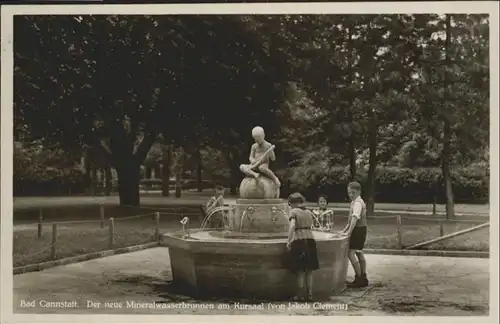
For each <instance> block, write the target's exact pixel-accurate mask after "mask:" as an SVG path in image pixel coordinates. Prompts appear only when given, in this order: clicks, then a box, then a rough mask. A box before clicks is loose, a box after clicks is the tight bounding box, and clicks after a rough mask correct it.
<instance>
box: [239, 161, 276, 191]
mask: <svg viewBox="0 0 500 324" xmlns="http://www.w3.org/2000/svg"><path fill="white" fill-rule="evenodd" d="M258 169H259V172H261V173H262V174H263V175H264V176H266V177H268V178H270V179H271V180H273V181H274V183H275V184H276V187H277V188H279V187H281V182H280V180H279V179H278V177H277V176H276V175H275V174H274V172H273V171H271V169H269V166H268V165H267V164H261V165H259V167H258ZM240 171H241V172H243V173H244V174H246V175H247V176H250V177H254V178H258V177H259V176H260V174H259V173H257V172H255V171H254V170H253V169H252V165H251V164H241V165H240Z"/></svg>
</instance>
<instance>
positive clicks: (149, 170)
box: [144, 166, 153, 179]
mask: <svg viewBox="0 0 500 324" xmlns="http://www.w3.org/2000/svg"><path fill="white" fill-rule="evenodd" d="M145 168H146V170H144V171H145V172H144V173H145V178H146V179H151V176H152V174H153V169H152V168H151V167H150V166H146V167H145Z"/></svg>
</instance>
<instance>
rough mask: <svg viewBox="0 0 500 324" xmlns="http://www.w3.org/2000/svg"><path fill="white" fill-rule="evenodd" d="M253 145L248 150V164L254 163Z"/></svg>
mask: <svg viewBox="0 0 500 324" xmlns="http://www.w3.org/2000/svg"><path fill="white" fill-rule="evenodd" d="M254 156H255V144H253V145H252V147H251V148H250V157H249V158H248V160H250V163H251V164H253V163H255V157H254Z"/></svg>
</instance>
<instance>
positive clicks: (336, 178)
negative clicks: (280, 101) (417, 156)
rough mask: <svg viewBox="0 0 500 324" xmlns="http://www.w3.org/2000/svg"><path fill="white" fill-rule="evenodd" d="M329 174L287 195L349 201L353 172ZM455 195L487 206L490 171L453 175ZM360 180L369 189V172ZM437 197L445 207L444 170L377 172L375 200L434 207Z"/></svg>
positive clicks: (313, 178)
mask: <svg viewBox="0 0 500 324" xmlns="http://www.w3.org/2000/svg"><path fill="white" fill-rule="evenodd" d="M328 171H329V174H327V175H323V174H318V172H317V171H316V174H315V175H313V176H311V178H310V179H309V183H306V184H300V183H293V182H292V183H290V188H289V189H288V190H287V191H300V192H302V193H303V194H304V195H305V197H306V198H307V199H308V200H311V201H314V200H316V198H317V197H318V195H320V194H326V195H328V197H329V199H330V200H331V201H346V200H347V189H346V186H347V184H348V183H349V170H348V169H346V168H332V169H330V170H328ZM451 177H452V185H453V194H454V198H455V202H456V203H473V204H474V203H478V204H479V203H481V204H482V203H487V202H488V200H489V171H488V170H486V169H478V168H472V167H465V168H457V169H453V170H452V171H451ZM356 180H357V181H359V182H360V183H361V185H362V186H363V188H366V183H367V172H366V171H365V170H360V172H358V174H357V176H356ZM434 196H435V197H436V202H437V203H439V204H442V203H445V201H446V198H445V191H444V183H443V178H442V174H441V169H440V168H419V169H407V168H397V167H379V168H377V177H376V181H375V200H376V201H377V202H387V203H431V202H432V201H434Z"/></svg>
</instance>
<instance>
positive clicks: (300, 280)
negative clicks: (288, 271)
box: [295, 270, 313, 300]
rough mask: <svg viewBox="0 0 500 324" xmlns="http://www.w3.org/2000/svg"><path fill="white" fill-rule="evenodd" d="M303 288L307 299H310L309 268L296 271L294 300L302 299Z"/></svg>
mask: <svg viewBox="0 0 500 324" xmlns="http://www.w3.org/2000/svg"><path fill="white" fill-rule="evenodd" d="M304 288H306V291H307V295H306V297H307V299H308V300H311V299H312V288H313V275H312V271H311V270H303V271H299V272H298V273H297V294H296V296H295V299H296V300H299V299H302V297H303V296H304V295H303V294H304Z"/></svg>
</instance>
